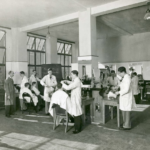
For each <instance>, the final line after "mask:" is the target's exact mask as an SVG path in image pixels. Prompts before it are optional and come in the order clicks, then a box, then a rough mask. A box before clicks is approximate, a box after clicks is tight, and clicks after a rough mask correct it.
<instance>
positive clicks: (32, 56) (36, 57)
mask: <svg viewBox="0 0 150 150" xmlns="http://www.w3.org/2000/svg"><path fill="white" fill-rule="evenodd" d="M27 51H28V73H29V75H31V73H32V70H34V69H35V70H36V71H37V73H38V76H39V77H42V76H41V65H42V64H45V39H44V38H42V37H35V36H31V35H28V36H27Z"/></svg>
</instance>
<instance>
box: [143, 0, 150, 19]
mask: <svg viewBox="0 0 150 150" xmlns="http://www.w3.org/2000/svg"><path fill="white" fill-rule="evenodd" d="M149 6H150V2H148V3H147V10H146V14H145V16H144V19H145V20H149V19H150V8H149Z"/></svg>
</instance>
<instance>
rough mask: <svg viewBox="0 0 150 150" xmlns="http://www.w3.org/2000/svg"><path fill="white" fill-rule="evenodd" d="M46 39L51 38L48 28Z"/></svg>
mask: <svg viewBox="0 0 150 150" xmlns="http://www.w3.org/2000/svg"><path fill="white" fill-rule="evenodd" d="M46 37H47V38H50V37H51V35H50V32H49V27H48V32H47V35H46Z"/></svg>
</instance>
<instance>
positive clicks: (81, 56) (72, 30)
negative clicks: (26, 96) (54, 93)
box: [0, 0, 150, 150]
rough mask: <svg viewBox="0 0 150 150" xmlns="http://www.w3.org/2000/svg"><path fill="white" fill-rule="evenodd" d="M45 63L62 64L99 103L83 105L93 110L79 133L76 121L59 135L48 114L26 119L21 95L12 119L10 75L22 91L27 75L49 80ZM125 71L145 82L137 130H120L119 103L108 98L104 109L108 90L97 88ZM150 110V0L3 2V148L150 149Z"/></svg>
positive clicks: (0, 7) (135, 118) (0, 68)
mask: <svg viewBox="0 0 150 150" xmlns="http://www.w3.org/2000/svg"><path fill="white" fill-rule="evenodd" d="M45 64H47V65H48V64H54V65H56V66H57V64H61V65H60V66H61V74H60V75H61V78H62V79H66V78H69V76H70V72H71V70H77V71H78V72H79V78H80V79H82V80H84V79H85V78H86V79H87V82H86V83H85V84H83V87H82V96H83V97H88V98H89V97H92V98H93V101H92V102H90V103H88V101H86V100H84V102H83V103H84V105H86V106H87V107H83V111H84V127H83V130H82V132H80V133H79V134H76V135H74V134H72V131H73V129H72V124H71V123H70V125H69V130H68V132H67V133H65V124H64V125H63V123H62V124H60V125H59V126H58V127H57V128H56V129H55V130H53V124H54V123H53V118H52V117H51V116H46V115H45V114H44V111H43V112H38V113H35V112H34V111H32V113H30V114H28V112H24V113H22V112H21V111H20V104H19V100H18V99H17V96H16V102H15V109H16V112H15V115H13V116H12V117H11V118H6V117H5V105H4V101H5V91H4V81H5V79H7V77H8V73H9V71H13V72H14V77H13V80H14V84H15V85H19V84H20V83H21V80H22V79H21V77H20V71H24V72H25V75H26V76H27V77H28V78H29V77H30V76H31V75H32V71H33V70H36V72H37V76H38V78H39V79H42V78H43V76H44V74H43V72H44V71H43V66H45ZM121 66H123V67H125V68H126V71H127V73H128V74H130V73H131V72H132V71H133V72H136V73H137V76H138V77H139V88H140V102H139V104H138V105H137V107H136V108H135V109H133V110H132V112H131V124H132V128H131V130H119V128H118V126H119V125H118V120H121V113H120V116H119V113H118V107H116V106H118V103H117V102H114V103H113V104H112V105H109V102H108V103H106V102H105V101H104V100H103V99H102V100H101V103H100V104H99V105H97V106H96V99H99V98H100V94H99V91H100V88H101V86H99V84H95V85H93V87H91V84H90V80H91V79H92V78H94V79H95V83H96V82H99V81H100V78H103V79H104V78H105V77H106V76H105V75H106V74H107V73H108V71H111V70H114V71H115V73H116V75H117V72H118V68H119V67H121ZM55 69H56V68H54V70H55ZM102 74H103V75H102ZM54 75H55V72H54ZM56 77H57V76H56ZM84 93H86V94H85V95H84ZM17 94H18V93H16V95H17ZM87 103H88V104H87ZM105 105H107V106H106V107H105ZM149 106H150V2H149V1H148V0H1V1H0V150H56V149H57V150H63V149H65V150H72V149H75V150H127V149H130V150H150V143H149V141H150V108H149Z"/></svg>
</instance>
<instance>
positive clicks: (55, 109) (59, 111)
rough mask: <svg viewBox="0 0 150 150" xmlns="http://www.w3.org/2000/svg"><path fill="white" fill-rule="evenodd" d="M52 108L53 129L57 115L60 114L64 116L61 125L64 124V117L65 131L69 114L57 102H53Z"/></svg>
mask: <svg viewBox="0 0 150 150" xmlns="http://www.w3.org/2000/svg"><path fill="white" fill-rule="evenodd" d="M52 108H53V117H54V125H53V130H55V129H56V127H57V126H56V120H57V117H59V116H61V117H64V118H63V125H64V119H66V127H65V133H67V131H68V121H69V115H68V113H67V111H66V110H65V109H62V108H60V106H59V105H57V104H53V106H52Z"/></svg>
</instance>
